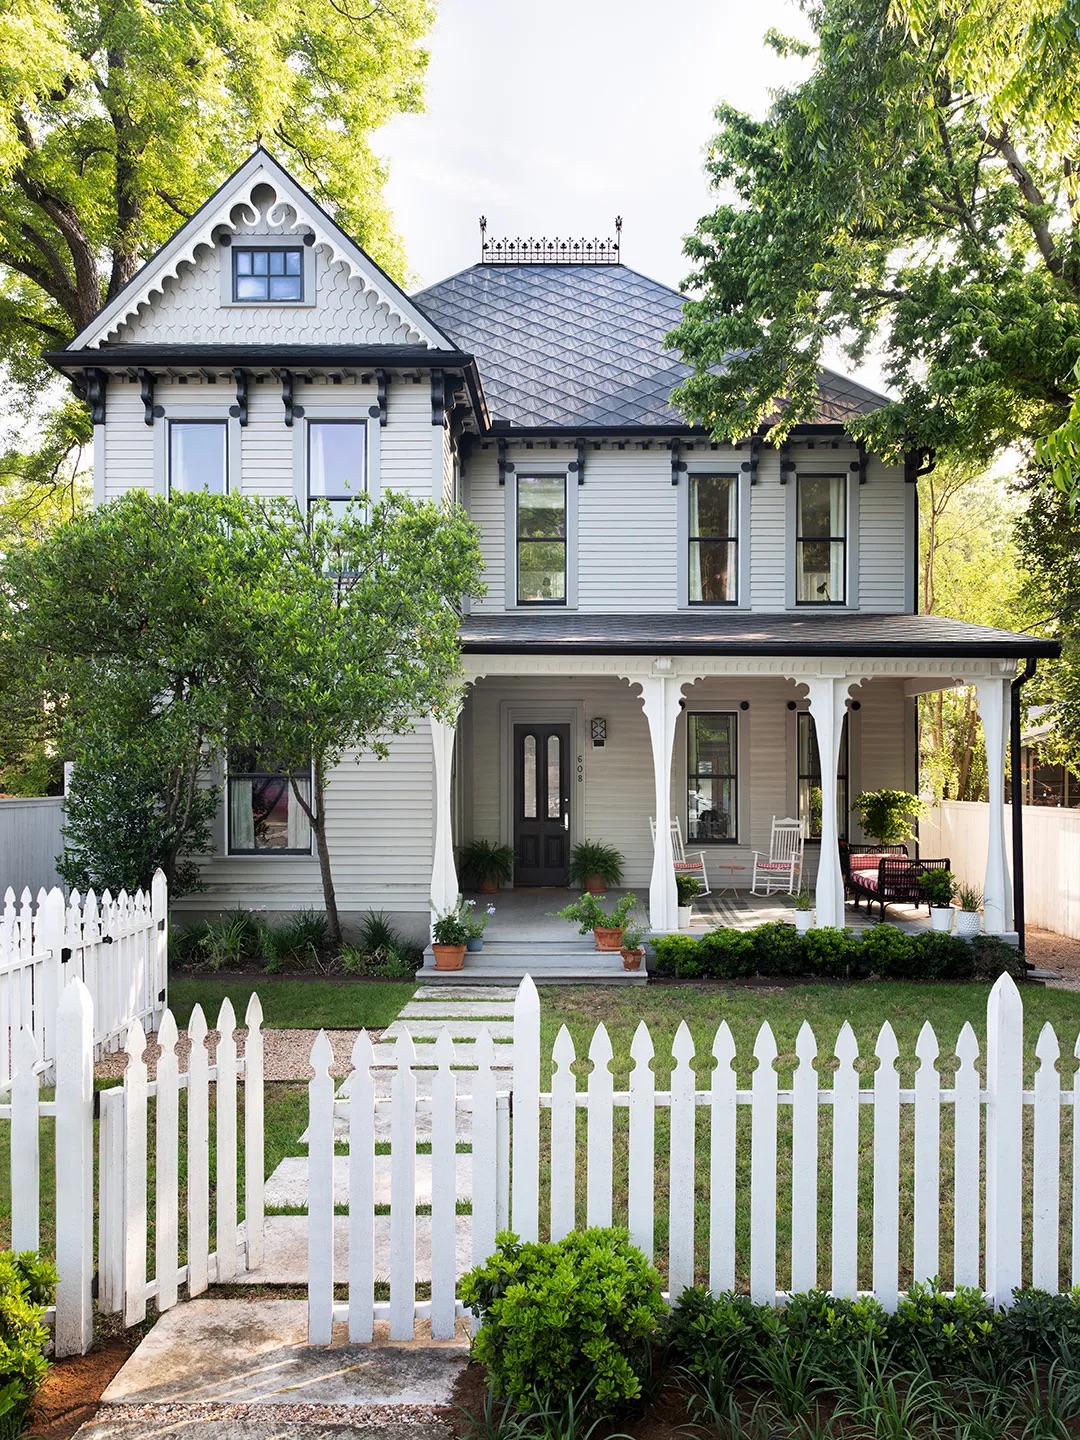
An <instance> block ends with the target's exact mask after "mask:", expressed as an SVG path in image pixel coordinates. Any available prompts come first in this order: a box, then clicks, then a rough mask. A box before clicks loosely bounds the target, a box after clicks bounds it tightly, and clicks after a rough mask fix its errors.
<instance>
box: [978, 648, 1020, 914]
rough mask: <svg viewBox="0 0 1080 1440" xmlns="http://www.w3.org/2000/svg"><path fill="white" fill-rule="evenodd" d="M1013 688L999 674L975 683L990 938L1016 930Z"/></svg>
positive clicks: (985, 912)
mask: <svg viewBox="0 0 1080 1440" xmlns="http://www.w3.org/2000/svg"><path fill="white" fill-rule="evenodd" d="M1009 686H1010V682H1009V681H1008V680H1002V679H1001V678H1000V677H999V676H996V675H995V676H990V677H987V678H986V679H985V680H977V681H976V682H975V688H976V690H977V691H978V695H979V718H980V720H981V721H982V731H983V740H984V741H985V743H986V783H987V788H988V791H989V800H990V806H989V809H990V835H989V839H988V843H987V847H986V879H985V880H984V882H983V927H984V929H985V930H986V933H987V934H988V935H1004V934H1006V933H1007V932H1009V931H1010V930H1011V929H1012V896H1011V894H1010V892H1009V864H1008V854H1007V851H1006V849H1005V744H1006V736H1007V732H1006V723H1005V721H1006V716H1007V715H1008V713H1009Z"/></svg>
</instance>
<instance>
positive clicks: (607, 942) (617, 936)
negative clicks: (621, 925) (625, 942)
mask: <svg viewBox="0 0 1080 1440" xmlns="http://www.w3.org/2000/svg"><path fill="white" fill-rule="evenodd" d="M592 933H593V939H594V940H595V941H596V948H597V949H598V950H621V949H622V931H621V930H611V929H608V928H606V927H603V926H597V928H596V929H595V930H594V931H593V932H592Z"/></svg>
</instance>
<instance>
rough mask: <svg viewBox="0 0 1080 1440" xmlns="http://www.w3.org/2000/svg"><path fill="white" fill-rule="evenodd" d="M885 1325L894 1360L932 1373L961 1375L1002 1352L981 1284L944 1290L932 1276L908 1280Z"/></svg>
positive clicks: (998, 1330) (994, 1318)
mask: <svg viewBox="0 0 1080 1440" xmlns="http://www.w3.org/2000/svg"><path fill="white" fill-rule="evenodd" d="M889 1331H890V1339H891V1340H892V1344H893V1359H894V1361H895V1363H897V1364H900V1365H904V1366H907V1367H908V1368H911V1369H915V1368H917V1367H919V1366H925V1367H926V1369H928V1370H929V1371H930V1372H931V1374H933V1375H950V1376H959V1375H964V1374H966V1373H968V1372H970V1371H971V1370H972V1369H974V1368H975V1367H976V1365H977V1364H978V1365H981V1366H983V1367H985V1366H986V1365H988V1364H992V1363H993V1361H994V1359H995V1358H996V1357H998V1356H1001V1355H1002V1354H1003V1348H1004V1347H1003V1340H1004V1333H1003V1331H1002V1327H1001V1319H1000V1317H999V1316H996V1315H995V1314H994V1310H993V1307H992V1306H991V1305H990V1304H989V1302H988V1301H987V1299H986V1297H985V1296H984V1295H983V1293H982V1291H981V1290H973V1289H971V1288H970V1287H969V1286H965V1285H958V1286H957V1287H956V1290H955V1291H954V1292H953V1293H952V1294H948V1295H947V1294H946V1293H945V1292H944V1290H943V1289H942V1288H941V1286H940V1284H939V1283H938V1282H937V1281H936V1280H934V1281H931V1282H930V1284H929V1285H920V1284H918V1283H913V1284H912V1285H911V1287H910V1289H909V1290H908V1292H907V1295H906V1296H905V1297H904V1299H903V1300H901V1301H900V1304H899V1305H898V1306H897V1309H896V1313H895V1314H894V1315H893V1316H892V1319H891V1321H890V1323H889Z"/></svg>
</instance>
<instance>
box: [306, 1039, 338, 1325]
mask: <svg viewBox="0 0 1080 1440" xmlns="http://www.w3.org/2000/svg"><path fill="white" fill-rule="evenodd" d="M333 1063H334V1051H333V1047H332V1046H331V1044H330V1041H329V1040H328V1039H327V1037H326V1031H325V1030H320V1031H319V1033H318V1035H317V1036H316V1039H315V1044H314V1045H313V1046H312V1048H311V1068H312V1069H313V1070H314V1072H315V1074H314V1075H313V1076H312V1078H311V1079H310V1080H309V1081H308V1111H309V1116H310V1119H309V1122H308V1256H307V1259H308V1344H309V1345H329V1344H330V1341H331V1339H332V1337H333V1327H334V1082H333V1080H332V1079H331V1078H330V1067H331V1065H332V1064H333Z"/></svg>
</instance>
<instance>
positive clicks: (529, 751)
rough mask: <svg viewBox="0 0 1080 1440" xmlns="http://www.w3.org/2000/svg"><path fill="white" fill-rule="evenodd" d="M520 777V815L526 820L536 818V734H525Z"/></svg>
mask: <svg viewBox="0 0 1080 1440" xmlns="http://www.w3.org/2000/svg"><path fill="white" fill-rule="evenodd" d="M521 778H522V783H523V787H524V792H525V793H524V804H523V807H522V811H521V813H522V815H523V816H524V817H525V819H526V820H535V819H536V736H535V735H526V736H525V741H524V744H523V746H522V757H521Z"/></svg>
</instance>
